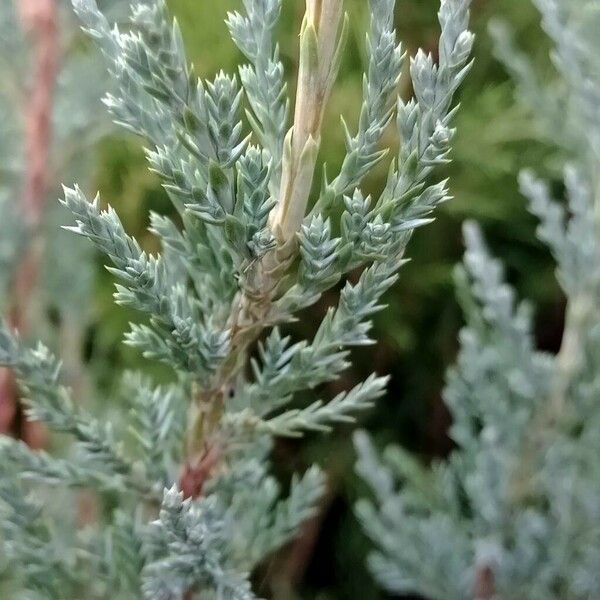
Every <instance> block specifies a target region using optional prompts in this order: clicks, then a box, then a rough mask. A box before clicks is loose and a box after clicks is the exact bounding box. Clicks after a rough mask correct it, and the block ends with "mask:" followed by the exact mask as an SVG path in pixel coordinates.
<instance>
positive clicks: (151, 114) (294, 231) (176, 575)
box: [0, 0, 473, 600]
mask: <svg viewBox="0 0 600 600" xmlns="http://www.w3.org/2000/svg"><path fill="white" fill-rule="evenodd" d="M468 4H469V2H468V1H467V0H442V2H441V9H440V13H439V22H440V25H441V41H440V50H439V57H440V59H439V64H438V63H436V62H435V61H434V59H433V57H432V56H430V55H426V54H424V53H423V52H419V53H418V54H417V55H416V56H415V57H414V58H413V59H412V61H411V73H412V79H413V86H414V89H415V98H414V99H413V100H409V101H407V102H404V101H402V100H398V99H397V94H398V90H397V87H398V81H399V77H400V72H401V69H402V62H403V56H404V55H403V52H402V50H401V47H400V44H398V43H397V40H396V33H395V31H394V26H393V22H394V10H395V3H394V1H393V0H372V1H371V4H370V8H371V27H370V31H369V33H368V35H367V51H368V67H367V71H366V73H365V77H364V84H363V95H364V98H363V106H362V109H361V114H360V119H359V123H358V126H357V129H356V133H354V134H352V133H350V129H349V127H348V126H346V125H344V129H345V132H346V157H345V159H344V161H343V164H342V167H341V170H340V172H339V173H338V175H337V176H336V177H335V178H334V179H333V180H331V181H329V180H328V179H327V178H325V181H324V184H323V186H322V188H321V189H320V190H315V191H314V192H313V190H312V182H313V179H314V175H315V171H316V169H317V166H318V155H319V148H320V143H321V129H322V121H323V118H324V114H325V108H326V105H327V102H328V99H329V97H330V95H331V92H332V88H333V86H334V85H335V79H336V75H337V71H338V68H339V64H340V62H341V59H342V54H343V50H344V41H345V38H346V35H347V31H348V16H347V15H346V16H345V15H344V14H343V10H342V2H341V1H339V0H322V1H320V0H319V1H317V0H307V2H306V14H305V17H304V20H303V23H302V27H301V31H300V39H299V43H300V58H299V67H298V83H297V85H296V86H295V87H296V101H295V104H294V114H293V121H292V122H291V123H290V122H288V114H289V113H290V108H291V103H290V102H289V100H288V98H287V94H286V76H285V74H284V70H283V66H282V63H281V61H280V58H279V50H278V47H277V44H276V42H275V40H274V31H275V29H276V25H277V22H278V19H279V16H280V12H281V2H280V0H244V2H243V7H244V12H239V13H238V12H236V13H232V14H230V15H229V17H228V20H227V25H228V27H229V30H230V32H231V36H232V38H233V40H234V42H235V43H236V45H237V46H238V47H239V49H240V50H241V52H242V53H243V55H244V56H245V58H246V59H247V61H248V64H247V65H245V66H242V67H241V69H240V72H239V80H240V82H241V85H240V83H239V82H238V78H237V77H236V76H235V75H228V74H225V73H222V72H220V73H218V74H217V75H216V77H214V78H213V79H210V80H204V79H201V78H199V77H198V76H197V75H196V74H195V72H194V70H193V68H192V67H191V66H189V64H188V61H187V59H186V56H185V49H184V44H183V41H182V37H181V32H180V30H179V27H178V25H177V23H176V21H173V20H172V19H171V18H170V17H169V15H168V11H167V8H166V4H165V2H164V0H147V1H145V2H143V3H133V4H132V6H131V11H130V17H129V21H128V22H119V23H114V22H112V21H111V19H110V18H109V16H107V14H105V13H103V12H101V11H100V10H99V9H98V6H97V5H96V2H95V0H74V1H73V5H74V8H75V12H76V13H77V15H78V16H79V17H80V19H81V20H82V22H83V24H84V27H85V28H86V30H87V32H88V33H89V34H90V36H91V37H92V38H93V39H94V40H95V41H96V42H97V43H98V45H99V47H100V48H101V50H102V52H103V55H104V57H105V60H106V63H107V65H108V69H109V72H110V75H111V78H112V79H113V87H112V90H111V92H110V93H109V94H108V95H107V96H106V98H105V104H106V105H107V107H108V110H109V111H110V113H111V114H112V116H113V118H114V120H115V121H116V122H117V123H119V124H121V125H122V126H123V127H125V129H127V130H128V131H130V132H133V133H135V134H136V135H138V136H140V137H141V138H142V140H143V142H144V144H145V145H146V155H147V158H148V162H149V166H150V168H151V169H152V170H153V171H154V172H155V173H156V174H157V175H158V177H159V178H160V181H161V183H162V184H163V187H164V190H165V192H166V194H167V195H168V197H169V198H170V200H171V201H172V203H173V206H174V208H175V210H176V213H177V218H176V219H169V218H166V217H164V216H161V215H152V216H151V231H152V233H153V234H154V235H155V236H156V237H157V238H158V241H159V242H160V248H161V251H160V253H158V254H156V255H152V254H149V253H148V252H147V251H146V250H144V249H143V248H142V245H141V244H140V243H139V242H138V241H137V240H135V239H134V238H133V237H131V236H130V235H129V234H127V232H126V231H125V229H124V227H123V225H122V223H121V221H120V219H119V217H118V215H117V212H116V211H115V210H114V209H112V208H107V209H103V208H101V201H100V199H99V197H96V198H95V199H94V200H92V201H91V202H90V201H88V199H87V198H86V197H85V195H84V194H83V192H82V191H81V189H80V188H79V187H77V186H76V187H74V188H65V191H64V200H63V204H64V205H65V206H66V207H67V208H68V209H69V210H70V211H71V212H72V214H73V216H74V218H75V225H74V226H71V227H69V229H70V230H72V231H73V232H75V233H76V234H78V235H80V236H83V237H86V238H88V239H89V240H90V241H91V242H92V243H93V244H94V245H95V247H96V248H97V249H98V250H99V251H100V252H102V253H103V254H104V255H105V256H106V258H107V261H108V262H109V267H108V269H109V271H110V272H111V274H112V275H113V276H114V277H115V278H116V279H117V281H118V284H117V291H116V294H115V300H116V302H117V303H119V304H122V305H125V306H128V307H131V308H133V309H136V310H137V311H139V312H140V313H141V314H142V316H143V318H144V319H145V320H144V321H142V322H140V323H134V324H132V325H131V329H130V331H129V333H127V335H126V343H128V344H129V345H131V346H134V347H136V348H138V349H139V350H140V351H141V352H142V353H143V354H144V356H146V357H147V358H149V359H152V360H159V361H162V362H163V363H165V364H166V365H168V366H169V367H171V369H172V371H173V382H172V384H170V385H164V386H158V387H157V386H155V385H154V384H153V383H152V381H151V380H148V379H142V378H141V377H139V376H137V375H130V376H129V379H128V380H127V381H126V382H125V386H124V388H123V389H124V391H123V392H122V393H121V397H122V399H123V400H124V401H122V402H121V403H120V404H121V405H125V406H124V408H125V409H124V410H123V411H122V412H119V413H118V415H117V417H116V419H118V420H117V421H115V423H116V424H117V425H118V427H117V426H115V427H112V426H111V425H110V424H109V423H110V421H111V419H107V420H106V421H105V420H104V419H100V418H96V417H92V416H90V415H88V414H87V413H84V412H83V409H81V408H80V407H79V403H76V402H75V401H73V400H72V399H71V396H70V394H69V392H68V391H67V390H66V388H64V387H62V386H61V384H60V381H59V378H60V376H59V368H58V363H57V362H56V360H55V359H54V358H53V357H52V356H51V355H50V354H49V353H48V352H47V351H46V350H45V349H44V348H41V347H40V348H39V349H37V350H28V349H27V348H25V347H23V346H22V345H21V343H20V342H19V340H18V339H17V337H16V336H15V335H13V333H12V332H10V331H9V330H8V328H5V329H4V330H2V333H1V335H0V363H2V364H6V365H9V366H10V367H12V368H13V369H15V371H16V372H17V374H18V376H19V379H20V381H21V385H22V386H23V389H24V390H26V391H27V392H28V396H29V397H30V398H31V399H30V401H29V402H30V406H31V414H32V416H35V417H36V418H37V419H40V420H42V421H45V422H47V423H48V424H49V425H50V426H52V427H53V428H55V429H57V430H59V431H64V432H67V433H71V434H73V435H74V436H75V438H76V439H77V440H78V441H79V445H80V446H81V447H82V449H83V450H84V451H85V452H84V453H83V456H84V458H85V460H84V461H83V462H79V459H78V458H77V457H78V455H77V454H76V453H75V454H74V455H73V456H72V457H71V456H67V457H66V458H61V459H60V460H59V459H55V458H50V455H48V454H45V453H35V452H33V451H30V450H27V449H26V448H24V447H23V446H22V445H19V444H9V443H7V444H5V446H3V448H4V455H5V456H6V457H7V458H9V459H11V461H12V462H13V463H15V462H18V463H20V464H22V465H24V468H25V469H26V471H27V473H28V476H30V477H31V478H32V479H34V480H35V481H37V482H46V483H48V482H49V483H53V484H54V483H59V482H63V483H65V484H69V485H73V486H74V485H78V486H79V485H82V484H84V483H85V484H86V485H92V484H93V486H94V487H96V488H98V489H99V491H100V495H99V496H98V501H99V502H100V504H101V506H103V507H104V508H105V511H104V513H103V514H104V515H105V518H104V519H103V520H102V522H101V523H100V524H99V525H100V526H99V527H97V528H96V529H97V530H99V531H97V532H96V533H95V534H92V535H91V536H90V539H89V540H87V543H86V544H79V542H78V543H77V544H75V547H76V548H78V549H80V548H85V554H86V557H87V559H88V560H89V562H90V564H91V565H94V566H95V572H97V573H98V575H99V576H98V581H99V583H98V586H99V587H98V591H97V592H94V593H97V595H99V596H100V597H105V596H102V594H104V593H107V590H109V589H114V590H116V591H115V593H118V594H121V595H123V596H124V597H127V594H130V596H129V597H131V594H133V595H141V596H143V597H145V598H152V599H158V598H164V599H165V600H167V599H169V600H170V599H176V598H177V599H179V598H182V597H185V598H191V597H194V595H196V596H197V597H210V598H238V599H244V598H253V597H254V595H253V592H252V590H251V585H250V579H249V577H250V574H251V572H252V570H253V569H255V568H256V566H257V565H258V564H259V563H260V562H261V561H263V560H264V559H265V558H266V557H267V556H268V555H269V554H270V553H272V552H273V551H275V550H276V549H277V548H279V547H280V546H282V545H283V544H285V543H286V542H287V541H288V540H290V539H291V538H292V537H294V536H295V535H297V534H298V532H299V529H300V527H301V526H302V524H303V523H304V522H305V521H306V520H307V519H309V518H311V517H312V516H313V515H314V514H315V512H316V510H317V508H318V504H319V502H320V500H321V498H322V496H323V494H324V491H325V488H326V482H325V477H324V475H323V473H322V472H321V471H320V470H319V469H318V468H316V467H310V468H308V469H307V470H306V472H305V474H304V475H303V476H301V477H294V478H293V480H292V483H291V485H290V488H289V493H288V495H287V497H284V498H281V495H282V494H281V489H280V485H279V484H278V483H277V481H276V480H275V479H274V478H273V477H272V476H270V475H269V474H268V463H269V452H270V448H271V445H272V440H273V439H274V438H276V437H298V436H301V435H304V434H305V433H307V432H326V431H329V430H330V429H331V428H332V427H333V426H334V425H336V424H339V423H348V422H351V421H353V419H354V418H355V415H356V414H357V413H359V412H362V411H363V410H365V409H366V408H368V407H369V406H371V404H372V403H373V402H374V401H375V400H376V399H377V398H379V397H380V396H381V395H382V394H383V393H384V389H385V385H386V382H387V378H385V377H377V376H376V375H370V376H369V377H368V378H367V379H366V380H365V381H363V382H359V383H358V384H356V385H355V386H354V387H353V388H352V389H350V390H348V391H342V392H340V393H339V394H338V395H337V396H336V397H335V398H333V399H331V400H326V399H322V400H313V401H312V402H311V401H310V400H309V401H308V402H305V403H304V404H303V405H302V404H300V402H301V400H300V396H301V395H302V396H305V395H306V394H307V393H308V394H309V395H310V394H312V393H315V392H317V391H318V393H319V395H320V396H321V397H322V396H323V395H324V392H323V391H322V390H321V389H319V388H321V387H323V384H326V383H329V382H332V381H334V380H336V379H338V378H339V377H340V376H341V374H342V373H343V371H344V370H345V369H347V367H348V366H349V365H350V361H351V350H352V349H353V348H354V347H357V346H363V345H367V344H372V343H374V340H373V339H372V336H371V325H372V323H371V320H372V317H373V315H374V314H375V313H377V312H378V311H380V310H382V309H383V308H384V304H383V300H382V299H383V296H384V294H385V293H386V292H387V291H388V290H389V289H390V287H391V286H392V285H393V284H394V283H395V282H396V280H397V277H398V274H397V273H398V270H399V269H400V268H401V266H402V265H403V264H404V262H405V259H404V254H405V250H406V246H407V243H408V241H409V238H410V236H411V233H412V231H413V230H414V229H415V228H416V227H418V226H420V225H423V224H425V223H426V222H428V221H429V220H430V213H431V211H432V210H433V209H434V208H435V207H436V206H437V205H438V204H439V203H440V202H442V201H444V200H446V199H447V198H448V193H447V189H446V182H442V183H430V182H429V176H430V175H432V174H433V172H434V171H435V169H436V168H437V167H438V166H441V165H443V164H445V163H446V162H447V161H448V160H449V158H448V157H449V152H450V142H451V139H452V136H453V134H454V130H453V129H452V128H451V120H452V117H453V115H454V114H455V108H454V105H453V96H454V93H455V92H456V90H457V88H458V86H459V84H460V83H461V82H462V80H463V78H464V76H465V75H466V73H467V71H468V70H469V66H470V62H469V55H470V51H471V46H472V42H473V36H472V34H470V33H469V32H468ZM244 116H245V118H244ZM394 118H396V120H397V131H398V134H399V137H400V141H401V145H400V151H399V153H398V155H397V157H396V159H395V160H394V161H392V164H391V166H390V175H389V179H388V182H387V185H386V187H385V190H383V191H382V193H381V194H380V195H379V197H378V198H374V199H373V200H372V199H371V198H370V197H367V198H365V197H364V195H363V194H362V192H361V190H360V188H359V185H360V183H361V181H362V179H363V178H364V177H365V175H366V174H367V173H368V172H369V171H370V170H372V169H373V168H374V167H375V166H376V165H378V164H379V163H380V162H381V161H383V160H385V158H386V156H387V150H386V149H382V148H380V143H381V140H382V136H383V132H384V130H385V129H386V128H387V127H388V126H389V125H391V124H392V122H393V121H394ZM251 142H252V143H251ZM309 206H312V208H310V209H309ZM338 207H339V208H340V209H341V210H336V209H337V208H338ZM350 271H357V273H356V278H353V279H352V280H349V279H348V278H347V274H348V273H349V272H350ZM340 282H341V288H340V292H339V298H338V301H337V303H336V304H335V305H334V306H332V307H330V308H329V310H328V311H327V313H326V315H325V317H324V319H323V320H322V322H321V324H320V325H319V326H318V328H317V330H316V332H315V333H314V336H312V338H311V339H310V340H292V339H291V337H290V336H288V335H287V334H284V333H282V331H283V328H284V327H285V326H286V325H287V324H288V323H289V322H290V321H292V320H294V319H298V318H301V316H302V315H301V310H303V309H305V308H307V307H309V306H310V305H312V304H314V303H315V302H316V301H317V300H318V298H319V297H320V296H321V295H322V294H323V293H324V292H326V291H328V290H333V289H334V288H335V286H336V285H337V284H338V283H340ZM292 401H294V404H292ZM88 459H89V460H88ZM90 470H91V471H90ZM100 474H102V476H100ZM105 475H106V476H108V483H110V482H112V481H113V480H114V481H116V482H120V483H121V484H122V485H119V486H116V485H115V486H110V485H108V486H107V481H106V480H105ZM122 488H124V489H122ZM162 488H164V490H165V491H164V494H163V495H162V502H161V506H160V507H158V506H157V504H158V503H159V502H160V498H158V499H157V490H159V489H162ZM107 493H108V496H109V497H108V499H107V498H106V495H105V494H107ZM148 521H150V522H148ZM120 527H122V528H123V532H127V534H126V535H125V534H123V533H122V532H120V531H119V528H120ZM81 551H83V550H81ZM120 563H124V566H123V568H122V569H120V568H119V565H120ZM27 569H28V564H27V563H26V562H25V563H24V564H23V571H24V574H25V575H26V574H27ZM69 597H73V596H72V595H71V596H69Z"/></svg>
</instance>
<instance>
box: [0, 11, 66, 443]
mask: <svg viewBox="0 0 600 600" xmlns="http://www.w3.org/2000/svg"><path fill="white" fill-rule="evenodd" d="M15 1H17V7H18V11H19V15H20V17H21V22H22V24H23V28H24V29H25V30H26V31H27V33H28V34H29V35H30V36H31V38H32V41H33V44H34V46H35V52H34V55H35V58H34V77H33V81H32V87H31V89H30V90H29V93H28V102H27V104H26V106H25V150H26V168H25V178H24V187H23V195H22V199H21V202H22V204H21V207H22V214H23V216H24V218H25V220H26V222H27V224H28V225H29V228H30V230H31V231H32V233H33V235H34V236H36V234H37V232H38V231H37V230H38V229H39V225H40V222H41V219H42V215H43V209H44V198H45V196H46V188H47V183H48V181H47V179H48V176H47V174H48V154H49V148H50V137H51V123H52V99H53V93H54V86H55V82H56V76H57V71H58V54H59V52H58V30H57V17H58V14H57V6H56V2H55V0H15ZM40 255H41V250H40V248H39V243H34V244H32V246H31V247H30V248H29V250H28V251H27V252H26V254H25V258H24V259H23V261H22V262H21V264H20V265H19V267H18V269H17V275H16V281H15V287H14V296H13V299H12V310H11V311H10V323H11V325H12V326H13V327H14V328H16V329H18V330H19V331H20V332H21V333H23V332H24V331H26V330H27V310H26V309H27V307H28V306H29V305H30V298H31V295H32V293H33V290H34V288H35V284H36V281H37V274H38V266H39V257H40ZM17 414H18V411H17V389H16V385H15V383H14V379H13V377H12V376H11V375H10V374H9V373H7V372H6V371H4V370H2V371H0V433H9V432H13V433H15V431H14V427H15V416H16V415H17ZM29 429H30V431H28V430H29ZM22 434H23V438H24V439H26V440H27V439H29V441H30V442H32V443H33V444H34V445H39V444H40V443H41V442H42V440H41V438H40V432H39V427H38V426H35V425H33V424H32V425H31V427H29V425H25V427H24V431H23V432H22Z"/></svg>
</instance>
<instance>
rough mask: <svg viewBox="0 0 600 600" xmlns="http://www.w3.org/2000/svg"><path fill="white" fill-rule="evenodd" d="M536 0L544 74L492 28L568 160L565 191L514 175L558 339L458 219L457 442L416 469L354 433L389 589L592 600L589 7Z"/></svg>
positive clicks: (546, 133)
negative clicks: (552, 271)
mask: <svg viewBox="0 0 600 600" xmlns="http://www.w3.org/2000/svg"><path fill="white" fill-rule="evenodd" d="M535 5H536V6H537V8H538V9H539V11H540V14H541V17H542V25H543V27H544V29H545V31H546V32H547V33H548V35H549V36H550V38H551V41H552V42H553V44H554V50H553V52H552V55H551V56H552V59H553V63H554V66H555V68H556V73H557V77H556V80H554V81H552V82H551V83H550V84H546V83H544V82H543V78H541V77H540V76H538V74H537V70H536V68H535V66H534V64H533V62H532V61H531V60H530V59H529V58H528V56H527V55H526V54H525V53H523V52H522V51H520V50H518V49H517V47H516V45H515V43H514V40H513V36H512V34H511V31H510V28H509V26H508V25H507V24H506V23H502V22H494V23H493V24H492V27H491V32H492V34H493V37H494V39H495V42H496V53H497V54H498V56H499V57H500V58H501V59H502V60H503V61H504V63H505V64H506V66H507V68H508V70H509V71H510V72H511V73H512V74H513V76H514V77H515V80H516V84H517V92H518V96H519V97H520V99H521V100H523V101H524V102H525V105H526V106H527V108H528V109H529V110H530V111H531V113H532V116H533V117H534V119H535V122H536V125H537V129H538V131H539V134H540V137H542V138H543V139H544V140H545V141H546V142H547V141H548V140H550V141H553V142H555V143H556V145H557V146H558V147H559V148H560V153H559V155H561V156H566V158H567V160H568V164H567V166H566V168H565V170H564V195H565V197H566V200H565V202H561V201H558V200H556V199H555V198H554V197H553V189H552V187H551V186H550V185H549V184H548V183H546V182H545V181H543V180H542V179H540V178H538V177H537V176H535V175H534V174H533V172H532V171H525V172H523V173H522V174H521V176H520V180H519V181H520V187H521V191H522V192H523V194H524V195H525V196H526V197H527V198H528V199H529V210H530V211H531V213H532V214H533V215H534V216H535V217H536V218H537V219H538V221H539V227H538V230H537V232H538V237H539V239H540V240H541V241H542V242H543V243H544V244H546V245H547V246H548V248H549V250H550V251H551V253H552V255H553V257H554V259H555V260H556V263H557V279H558V282H559V284H560V287H561V288H562V292H563V293H564V296H565V297H566V311H565V313H566V314H565V324H564V332H563V339H562V344H561V346H560V349H559V351H558V353H556V354H550V353H547V352H542V351H540V350H538V349H537V348H536V345H535V339H534V320H533V317H532V311H531V307H530V306H529V304H528V303H526V302H523V303H518V302H517V299H516V294H515V292H514V290H513V289H512V288H511V287H510V286H509V285H508V283H507V281H506V279H505V275H504V270H503V267H502V265H501V263H500V262H499V261H498V260H496V259H494V258H492V256H491V254H490V252H489V251H488V249H487V248H486V245H485V243H484V240H483V237H482V234H481V232H480V231H479V229H478V228H477V227H476V226H475V225H474V224H472V223H471V224H467V225H466V226H465V230H464V237H465V242H466V253H465V258H464V264H463V265H462V266H461V267H459V268H458V269H457V271H456V281H457V289H458V295H459V299H460V301H461V304H462V306H463V308H464V312H465V316H466V326H465V328H464V329H463V331H462V332H461V334H460V345H461V348H460V353H459V356H458V361H457V364H456V365H455V366H454V367H453V368H452V369H451V370H450V371H449V373H448V377H447V385H446V389H445V393H444V398H445V401H446V404H447V406H448V408H449V410H450V412H451V414H452V418H453V424H452V427H451V429H450V434H451V437H452V439H453V441H454V442H455V444H456V449H455V450H454V451H453V452H452V454H451V455H450V457H449V458H448V460H447V461H445V462H441V463H438V464H435V465H433V466H432V467H431V468H425V467H424V466H423V465H421V464H420V463H419V461H417V460H415V459H414V458H412V457H411V456H410V455H409V454H407V453H406V452H405V451H403V450H402V449H400V448H397V447H390V448H388V449H387V450H386V451H385V453H384V456H383V458H379V457H378V456H377V455H376V452H375V451H374V448H373V446H372V444H371V443H370V441H369V438H368V437H367V436H366V435H365V434H364V433H360V434H357V436H356V446H357V449H358V452H359V461H358V471H359V473H360V474H361V476H362V477H363V478H364V480H365V481H366V482H367V483H368V485H369V487H370V488H371V491H372V499H369V500H366V499H365V500H362V501H360V502H359V504H358V505H357V513H358V516H359V518H360V519H361V520H362V522H363V524H364V529H365V531H366V533H367V534H368V535H369V536H370V537H371V539H372V540H373V541H374V543H375V546H376V550H375V551H373V552H372V554H371V556H370V560H369V562H370V566H371V570H372V572H373V575H374V576H375V577H376V579H377V580H378V581H379V582H380V584H381V585H382V586H384V587H385V588H387V589H389V590H391V591H393V592H396V593H404V592H413V593H415V592H416V593H419V594H421V595H423V596H424V597H425V598H428V599H431V600H464V599H465V598H475V599H476V600H493V599H500V598H501V599H502V600H522V599H527V600H542V599H544V600H550V599H553V600H596V599H597V598H600V471H599V465H600V462H599V461H598V457H599V456H600V404H599V403H598V390H599V385H600V379H599V373H600V371H599V363H598V359H599V356H600V310H599V309H600V271H599V269H598V265H600V220H599V218H600V212H599V206H600V185H599V183H600V181H599V178H598V165H599V164H600V143H599V142H600V109H599V107H600V63H599V62H598V49H599V46H598V35H597V32H598V30H599V28H600V11H599V10H598V8H599V7H598V3H597V2H594V1H593V0H581V1H577V2H571V1H569V0H535Z"/></svg>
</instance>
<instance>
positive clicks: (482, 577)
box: [473, 565, 496, 600]
mask: <svg viewBox="0 0 600 600" xmlns="http://www.w3.org/2000/svg"><path fill="white" fill-rule="evenodd" d="M495 593H496V592H495V585H494V572H493V571H492V569H491V568H490V567H489V566H487V565H484V566H481V567H479V568H478V569H477V572H476V573H475V585H474V586H473V598H474V600H493V598H494V595H495Z"/></svg>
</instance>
